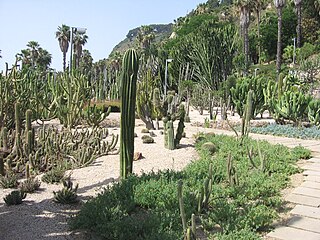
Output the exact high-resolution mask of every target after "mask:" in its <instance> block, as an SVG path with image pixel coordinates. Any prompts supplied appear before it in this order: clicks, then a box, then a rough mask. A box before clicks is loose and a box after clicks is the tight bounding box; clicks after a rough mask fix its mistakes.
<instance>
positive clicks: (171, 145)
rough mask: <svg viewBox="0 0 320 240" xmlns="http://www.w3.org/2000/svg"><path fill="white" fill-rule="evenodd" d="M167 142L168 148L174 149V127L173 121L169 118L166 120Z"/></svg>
mask: <svg viewBox="0 0 320 240" xmlns="http://www.w3.org/2000/svg"><path fill="white" fill-rule="evenodd" d="M167 138H168V141H167V144H168V149H170V150H174V148H175V146H174V128H173V121H172V120H169V121H168V122H167Z"/></svg>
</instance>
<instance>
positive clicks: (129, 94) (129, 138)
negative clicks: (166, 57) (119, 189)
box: [120, 49, 139, 179]
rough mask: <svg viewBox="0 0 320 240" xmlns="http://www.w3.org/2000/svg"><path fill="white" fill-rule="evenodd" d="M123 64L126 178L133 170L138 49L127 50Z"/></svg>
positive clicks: (122, 125) (122, 154) (122, 161)
mask: <svg viewBox="0 0 320 240" xmlns="http://www.w3.org/2000/svg"><path fill="white" fill-rule="evenodd" d="M122 64H123V67H122V85H121V123H120V176H121V178H123V179H125V178H127V176H128V174H129V173H132V170H133V166H132V164H133V155H134V123H135V105H136V87H137V86H136V84H137V75H138V70H139V58H138V55H137V53H136V51H135V50H133V49H129V50H127V52H126V53H125V54H124V57H123V61H122Z"/></svg>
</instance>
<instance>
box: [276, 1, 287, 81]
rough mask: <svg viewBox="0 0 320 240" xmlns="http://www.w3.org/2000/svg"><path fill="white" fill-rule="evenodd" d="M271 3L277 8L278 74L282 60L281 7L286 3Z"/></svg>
mask: <svg viewBox="0 0 320 240" xmlns="http://www.w3.org/2000/svg"><path fill="white" fill-rule="evenodd" d="M273 3H274V6H275V7H276V9H277V15H278V42H277V74H278V76H279V73H280V71H281V61H282V39H281V37H282V9H283V7H284V6H285V4H286V0H274V2H273Z"/></svg>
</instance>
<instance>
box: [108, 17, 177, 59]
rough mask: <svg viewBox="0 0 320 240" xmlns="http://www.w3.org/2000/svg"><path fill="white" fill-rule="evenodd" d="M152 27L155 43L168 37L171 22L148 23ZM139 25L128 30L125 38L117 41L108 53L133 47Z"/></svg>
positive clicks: (135, 42)
mask: <svg viewBox="0 0 320 240" xmlns="http://www.w3.org/2000/svg"><path fill="white" fill-rule="evenodd" d="M149 26H150V27H152V28H153V29H154V33H155V40H154V42H155V43H158V42H160V41H161V40H162V39H164V38H168V37H169V36H170V35H171V33H172V29H173V24H172V23H169V24H151V25H149ZM139 29H140V27H137V28H134V29H132V30H130V31H129V32H128V34H127V35H126V38H125V39H124V40H122V41H121V42H120V43H118V44H117V45H116V46H115V47H114V48H113V50H112V52H111V53H110V55H112V54H113V53H114V52H116V51H119V52H121V53H123V52H125V51H126V50H127V49H128V48H130V47H133V46H134V45H136V44H137V41H136V37H137V35H138V32H139Z"/></svg>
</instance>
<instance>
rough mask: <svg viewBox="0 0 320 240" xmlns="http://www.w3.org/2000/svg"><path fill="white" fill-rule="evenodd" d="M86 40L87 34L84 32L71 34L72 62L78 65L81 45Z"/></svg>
mask: <svg viewBox="0 0 320 240" xmlns="http://www.w3.org/2000/svg"><path fill="white" fill-rule="evenodd" d="M87 42H88V36H87V35H86V34H84V33H78V32H76V33H75V35H74V36H73V51H74V55H75V58H74V61H75V62H74V64H75V66H76V67H79V63H80V58H81V56H82V47H83V46H84V45H85V44H86V43H87Z"/></svg>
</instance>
